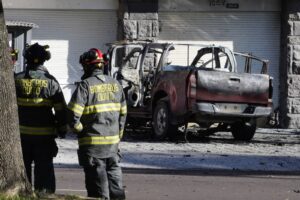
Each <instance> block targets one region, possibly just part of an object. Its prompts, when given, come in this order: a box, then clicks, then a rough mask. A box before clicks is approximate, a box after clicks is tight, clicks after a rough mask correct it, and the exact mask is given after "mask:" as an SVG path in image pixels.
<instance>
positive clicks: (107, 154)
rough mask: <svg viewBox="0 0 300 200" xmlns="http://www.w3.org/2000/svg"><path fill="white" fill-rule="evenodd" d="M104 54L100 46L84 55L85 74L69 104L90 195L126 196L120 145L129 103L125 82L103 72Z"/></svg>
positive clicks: (122, 197)
mask: <svg viewBox="0 0 300 200" xmlns="http://www.w3.org/2000/svg"><path fill="white" fill-rule="evenodd" d="M103 57H104V56H103V54H102V52H101V51H100V50H98V49H90V50H89V51H87V52H85V53H83V54H82V55H81V56H80V59H79V62H80V63H81V65H82V66H83V69H84V75H83V76H82V78H81V79H82V81H81V82H80V83H79V84H78V85H77V88H76V90H75V92H74V93H73V95H72V98H71V101H70V103H69V105H68V108H69V110H70V126H71V128H72V129H73V130H74V132H76V133H77V136H78V144H79V149H78V159H79V164H80V165H81V166H82V167H83V168H84V173H85V185H86V189H87V193H88V196H89V197H96V198H101V199H111V200H113V199H125V193H124V189H123V185H122V171H121V167H120V153H119V148H118V146H119V142H120V140H121V138H122V135H123V130H124V125H125V120H126V113H127V105H126V101H125V96H124V93H123V89H122V87H121V85H120V84H119V83H118V82H117V81H116V80H114V79H113V78H111V77H109V76H106V75H104V74H103V67H104V64H105V63H104V62H105V61H104V59H103Z"/></svg>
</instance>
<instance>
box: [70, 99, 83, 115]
mask: <svg viewBox="0 0 300 200" xmlns="http://www.w3.org/2000/svg"><path fill="white" fill-rule="evenodd" d="M68 108H69V109H70V110H72V111H73V112H74V113H77V114H79V115H82V112H83V109H84V107H83V106H81V105H79V104H76V103H73V102H70V103H69V105H68Z"/></svg>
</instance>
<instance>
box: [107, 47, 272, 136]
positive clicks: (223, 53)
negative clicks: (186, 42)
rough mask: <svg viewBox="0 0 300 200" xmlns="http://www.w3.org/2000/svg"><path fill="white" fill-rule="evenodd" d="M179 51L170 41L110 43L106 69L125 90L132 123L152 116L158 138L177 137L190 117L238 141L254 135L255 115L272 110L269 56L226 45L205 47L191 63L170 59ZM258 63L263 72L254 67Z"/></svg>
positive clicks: (134, 123)
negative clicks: (241, 51) (177, 133)
mask: <svg viewBox="0 0 300 200" xmlns="http://www.w3.org/2000/svg"><path fill="white" fill-rule="evenodd" d="M193 48H195V47H193ZM174 50H176V45H174V44H169V43H146V42H145V43H119V44H118V43H115V44H111V45H110V48H109V52H108V53H109V54H110V62H109V65H108V66H107V70H106V72H107V73H108V74H109V75H110V76H112V77H114V78H115V79H117V80H119V82H120V83H121V85H122V87H123V89H124V92H125V95H126V98H127V104H128V124H129V125H131V126H136V125H143V124H144V123H147V122H149V121H151V122H152V126H153V135H154V137H155V138H157V139H163V138H165V137H167V136H168V137H172V135H174V134H175V133H176V131H177V129H178V127H179V126H182V125H185V124H187V123H188V122H194V123H197V124H199V125H200V126H201V127H205V128H207V129H209V128H210V126H211V125H212V124H218V125H219V126H218V127H220V128H221V127H223V129H224V130H230V131H231V132H232V135H233V137H234V138H235V139H237V140H245V141H248V140H251V139H252V138H253V136H254V134H255V131H256V120H257V119H258V118H267V117H269V116H270V115H271V113H272V90H273V88H272V77H270V76H269V75H268V74H267V71H268V61H266V60H262V59H260V58H257V57H255V56H252V55H250V54H243V53H234V52H232V51H231V50H230V49H228V48H226V47H222V46H200V47H199V48H198V47H197V51H195V54H196V55H195V56H194V59H193V60H192V61H191V62H190V63H188V64H187V65H177V64H176V63H175V64H173V63H170V57H172V55H173V54H174V53H173V52H174ZM181 54H182V51H181ZM190 54H191V53H190V52H187V56H186V57H187V58H189V55H190ZM174 55H179V54H174ZM173 57H174V56H173ZM175 57H176V56H175ZM237 57H241V58H243V59H244V61H241V60H238V61H237ZM187 60H189V59H187ZM187 62H189V61H187ZM253 63H255V64H253ZM241 64H242V65H244V66H243V68H241V66H240V65H241ZM258 64H259V65H260V66H259V67H260V69H259V72H257V69H255V70H254V69H252V66H255V67H256V68H257V66H258ZM238 66H239V67H238ZM241 69H242V72H239V71H241ZM218 130H221V129H218Z"/></svg>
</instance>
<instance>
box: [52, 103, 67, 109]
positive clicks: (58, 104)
mask: <svg viewBox="0 0 300 200" xmlns="http://www.w3.org/2000/svg"><path fill="white" fill-rule="evenodd" d="M53 107H54V110H63V109H64V107H65V106H64V104H63V103H55V104H53Z"/></svg>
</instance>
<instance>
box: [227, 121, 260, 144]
mask: <svg viewBox="0 0 300 200" xmlns="http://www.w3.org/2000/svg"><path fill="white" fill-rule="evenodd" d="M255 131H256V123H255V122H254V121H249V122H236V123H235V124H233V125H232V126H231V132H232V136H233V138H234V139H235V140H240V141H250V140H251V139H252V138H253V136H254V134H255Z"/></svg>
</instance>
